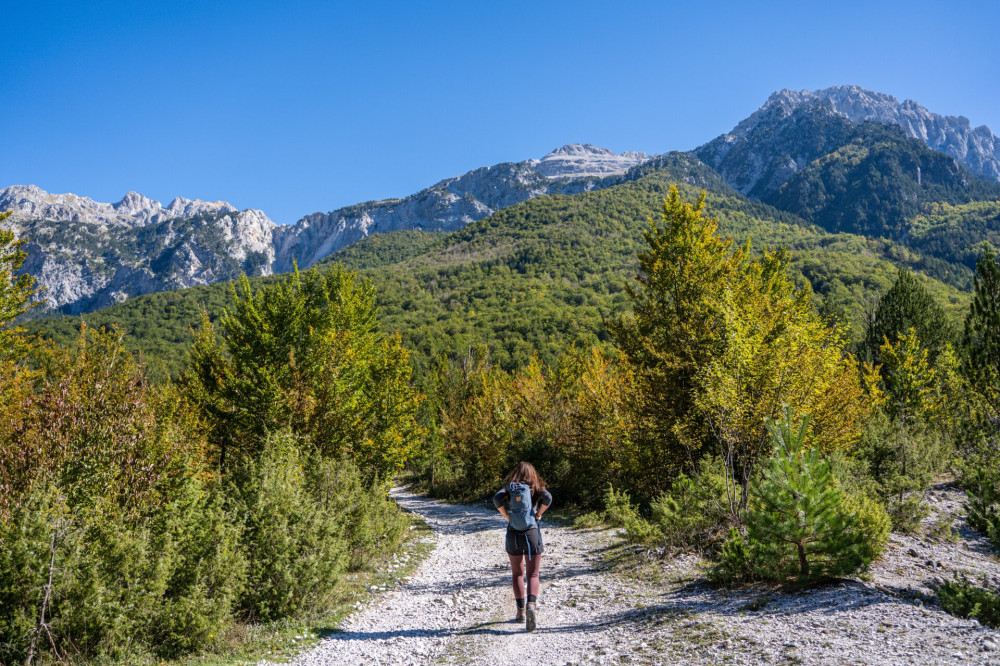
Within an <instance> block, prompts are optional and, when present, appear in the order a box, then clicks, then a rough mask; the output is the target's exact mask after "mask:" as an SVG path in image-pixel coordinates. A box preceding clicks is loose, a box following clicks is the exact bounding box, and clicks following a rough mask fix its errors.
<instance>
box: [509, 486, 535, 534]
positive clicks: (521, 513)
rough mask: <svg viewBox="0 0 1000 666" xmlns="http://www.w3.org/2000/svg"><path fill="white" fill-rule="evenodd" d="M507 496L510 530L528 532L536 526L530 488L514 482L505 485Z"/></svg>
mask: <svg viewBox="0 0 1000 666" xmlns="http://www.w3.org/2000/svg"><path fill="white" fill-rule="evenodd" d="M507 494H508V496H509V497H508V499H507V504H508V507H509V508H508V515H509V516H510V527H511V529H515V530H517V531H518V532H524V531H525V530H530V529H531V528H532V527H534V526H535V525H536V523H535V507H534V506H532V504H531V486H529V485H528V484H526V483H518V482H516V481H515V482H513V483H509V484H507Z"/></svg>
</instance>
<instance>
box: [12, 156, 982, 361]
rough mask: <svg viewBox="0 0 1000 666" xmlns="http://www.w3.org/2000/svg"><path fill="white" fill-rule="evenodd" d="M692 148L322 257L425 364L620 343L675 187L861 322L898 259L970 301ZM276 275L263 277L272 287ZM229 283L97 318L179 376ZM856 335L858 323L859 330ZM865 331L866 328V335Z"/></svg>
mask: <svg viewBox="0 0 1000 666" xmlns="http://www.w3.org/2000/svg"><path fill="white" fill-rule="evenodd" d="M698 164H700V163H697V161H696V160H694V159H693V158H691V157H684V156H683V155H675V156H673V157H670V158H668V159H665V160H664V163H662V166H660V168H655V169H649V168H648V167H647V168H644V169H643V170H642V171H641V172H637V173H635V174H633V176H632V177H634V178H635V180H626V182H623V183H622V184H620V185H617V186H614V187H611V188H608V189H604V190H598V191H594V192H587V193H582V194H576V195H569V196H545V197H539V198H537V199H534V200H531V201H528V202H525V203H523V204H519V205H516V206H512V207H510V208H507V209H504V210H502V211H500V212H498V213H495V214H494V215H491V216H490V217H488V218H486V219H483V220H480V221H478V222H474V223H471V224H469V225H468V226H467V227H465V228H464V229H462V230H460V231H457V232H453V233H450V234H432V233H427V232H419V231H411V232H394V233H390V234H379V235H375V236H372V237H371V238H368V239H366V240H364V241H362V242H360V243H357V244H355V245H352V246H350V247H348V248H345V249H344V250H341V251H340V252H338V253H336V254H335V255H333V256H331V257H330V258H329V259H328V260H327V261H325V262H323V264H321V267H324V266H329V265H331V264H333V263H336V262H340V263H342V264H343V265H344V266H345V267H347V268H349V269H354V270H357V271H359V272H360V274H361V275H363V276H364V277H367V278H369V279H370V280H371V281H372V283H373V285H374V286H375V288H376V290H377V293H378V302H379V307H380V311H381V313H382V322H383V326H384V327H385V329H386V330H387V331H397V330H398V331H399V332H400V334H401V335H402V336H403V339H404V341H405V343H406V344H407V346H408V347H410V348H411V349H413V350H414V352H415V357H414V361H415V363H416V364H417V366H418V368H419V369H420V371H421V372H422V371H424V370H426V369H427V368H429V367H431V366H432V365H433V364H434V362H435V359H436V358H437V357H438V356H439V355H441V354H452V355H461V354H464V353H467V352H468V350H469V348H470V347H475V346H479V345H487V346H489V347H490V348H491V349H492V354H493V358H494V360H495V362H497V363H499V364H500V365H502V366H503V367H507V368H512V367H515V366H519V365H523V364H524V363H526V362H527V361H528V360H529V359H530V358H531V356H532V354H534V353H539V354H541V356H542V358H543V359H545V360H549V361H551V360H554V358H556V357H557V356H558V355H559V354H560V353H561V352H562V351H563V350H564V349H566V348H567V347H570V346H572V345H574V344H577V345H590V344H594V343H598V344H600V343H603V342H604V341H606V340H607V332H606V328H605V324H604V321H605V320H606V319H607V318H608V317H611V316H613V315H615V314H618V313H620V312H621V311H622V310H623V309H624V308H625V307H626V304H627V297H626V294H625V292H624V289H625V285H626V284H627V283H628V282H629V280H630V279H631V277H632V275H633V274H634V273H635V271H636V269H637V268H638V264H637V261H636V254H637V252H638V251H639V250H640V248H641V245H642V242H643V241H642V233H643V230H644V229H645V228H646V226H647V224H648V222H647V220H648V218H649V217H650V216H652V215H655V214H657V212H658V210H659V209H660V208H661V206H662V202H663V199H664V197H665V196H666V194H667V191H668V188H669V183H671V182H673V181H675V180H680V181H681V182H686V181H687V179H692V180H694V181H695V182H696V183H697V185H698V186H697V187H692V186H683V187H682V191H683V193H684V196H685V197H686V198H688V199H694V198H695V197H696V196H697V193H698V190H699V188H700V187H704V186H709V187H712V190H710V195H709V199H708V205H709V206H710V207H711V209H712V210H713V212H714V213H716V214H718V215H719V216H720V219H721V222H720V224H721V227H720V228H721V230H722V231H723V232H724V233H726V234H730V235H732V236H733V237H734V238H735V239H736V240H737V241H738V242H740V243H742V242H744V241H746V240H750V241H751V245H752V248H754V250H755V251H758V250H761V249H763V248H766V247H778V246H781V247H787V248H789V250H790V252H791V261H792V264H791V265H792V269H793V271H794V272H795V273H796V274H797V275H798V276H799V277H798V280H799V281H800V282H804V281H805V280H808V281H809V282H810V283H811V284H812V285H813V288H814V289H815V290H816V292H817V296H818V297H817V304H818V307H819V308H820V310H821V312H823V313H824V314H827V315H831V316H836V317H839V318H842V319H843V320H845V321H846V322H847V323H848V324H850V325H855V324H858V323H859V322H860V321H861V318H862V313H863V310H864V308H865V306H866V304H867V302H868V300H870V298H871V295H872V294H877V293H880V292H882V291H884V290H885V289H887V288H888V286H889V285H890V284H891V282H892V280H893V279H894V277H895V271H896V267H897V266H907V267H910V268H912V269H914V270H916V271H918V273H919V274H922V275H923V276H924V277H923V280H924V281H925V283H926V284H927V286H928V288H929V289H931V291H932V292H933V293H935V294H936V295H937V297H938V298H939V300H941V302H942V303H944V304H945V305H946V307H950V308H952V309H953V311H954V312H957V311H959V310H961V309H962V308H964V307H965V304H966V303H967V297H966V296H965V295H964V294H963V293H962V292H961V289H963V288H966V289H967V288H968V286H969V284H970V281H971V275H972V271H971V270H970V268H969V267H967V266H966V265H964V264H960V265H955V264H952V263H948V262H945V261H941V260H938V259H935V258H933V257H929V256H924V255H922V254H920V253H918V252H916V251H914V250H911V249H909V248H907V247H905V246H902V245H899V244H897V243H894V242H892V241H888V240H883V239H866V238H863V237H860V236H856V235H851V234H845V233H841V234H831V233H828V232H826V231H823V230H822V229H819V228H817V227H814V226H811V225H809V224H807V223H806V222H805V221H803V220H802V219H801V218H798V217H796V216H795V215H792V214H789V213H786V212H783V211H780V210H777V209H775V208H772V207H770V206H767V205H765V204H762V203H757V202H753V201H751V200H749V199H746V198H745V197H742V196H741V195H739V194H736V193H735V192H734V191H733V190H731V189H730V188H729V187H728V186H726V185H725V184H723V183H721V181H719V180H718V179H717V177H716V178H715V179H712V178H711V176H710V174H711V173H712V172H710V170H708V169H707V167H704V165H700V168H701V169H702V171H700V172H699V171H697V167H698ZM274 279H276V278H273V277H266V278H253V280H252V281H253V283H254V284H268V283H269V282H271V281H273V280H274ZM230 289H231V287H230V286H228V285H224V284H220V285H211V286H207V287H198V288H194V289H187V290H183V291H176V292H168V293H160V294H152V295H148V296H143V297H139V298H135V299H131V300H129V301H127V302H125V303H123V304H120V305H117V306H114V307H111V308H107V309H105V310H101V311H98V312H95V313H92V314H90V315H87V316H85V317H84V319H85V320H86V321H87V322H88V324H89V325H90V326H92V327H101V326H111V325H118V326H120V327H121V328H122V330H124V331H127V332H129V338H128V339H129V341H130V342H129V344H130V345H133V349H137V350H140V351H141V352H142V353H143V355H144V357H145V360H146V361H147V363H149V365H150V367H151V369H152V370H153V372H154V373H155V374H156V375H157V376H159V377H161V378H162V377H164V376H165V375H166V374H167V373H170V374H176V372H177V370H178V368H179V367H180V366H181V364H182V363H183V361H184V353H185V352H184V349H185V348H186V346H187V345H188V344H189V343H190V340H191V332H190V330H189V326H191V325H194V324H196V323H197V322H198V321H199V318H200V311H201V310H202V309H205V310H206V311H207V312H208V313H209V316H210V317H215V316H217V314H218V313H219V312H220V311H221V308H222V306H223V304H224V303H225V302H226V299H227V292H228V291H229V290H230ZM79 321H80V320H79V319H78V318H75V317H64V318H61V319H56V320H47V321H42V322H32V323H31V324H30V325H31V327H32V328H33V329H34V330H44V331H46V332H47V333H48V334H49V335H51V336H52V337H53V338H55V339H57V340H69V339H72V337H73V336H74V335H75V331H76V329H77V328H78V326H79ZM852 330H853V329H852ZM852 335H854V337H857V335H856V334H853V333H852Z"/></svg>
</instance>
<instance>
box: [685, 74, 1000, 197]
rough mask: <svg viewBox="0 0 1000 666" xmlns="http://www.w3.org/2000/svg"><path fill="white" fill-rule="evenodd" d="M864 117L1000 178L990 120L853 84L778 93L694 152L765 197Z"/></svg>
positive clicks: (999, 152)
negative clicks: (977, 123) (945, 112)
mask: <svg viewBox="0 0 1000 666" xmlns="http://www.w3.org/2000/svg"><path fill="white" fill-rule="evenodd" d="M837 121H840V122H837ZM863 122H878V123H881V124H884V125H894V126H898V127H900V128H901V129H902V130H903V132H905V133H906V134H907V135H908V136H910V137H913V138H916V139H920V140H921V141H923V142H924V143H925V144H926V145H927V146H928V147H930V148H931V149H933V150H937V151H940V152H942V153H945V154H946V155H950V156H952V157H954V158H955V159H956V160H957V161H958V162H959V163H960V164H962V166H964V167H966V168H967V169H969V170H970V171H971V172H973V173H975V174H977V175H980V176H982V177H984V178H987V179H989V180H993V181H1000V139H998V138H997V137H996V136H994V135H993V133H992V132H991V131H990V130H989V128H987V127H986V126H981V127H977V128H972V126H971V123H970V122H969V120H968V118H965V117H962V116H941V115H938V114H936V113H931V112H930V111H928V110H927V109H925V108H924V107H922V106H921V105H920V104H917V103H916V102H914V101H912V100H905V101H904V102H899V101H898V100H897V99H896V98H895V97H893V96H891V95H886V94H883V93H877V92H873V91H870V90H866V89H864V88H861V87H859V86H852V85H847V86H835V87H832V88H826V89H823V90H816V91H806V90H803V91H792V90H787V89H786V90H781V91H779V92H776V93H774V94H772V95H771V96H770V98H768V100H767V102H765V103H764V105H763V106H762V107H761V108H760V109H758V110H757V111H755V112H754V113H753V114H751V115H750V116H749V117H747V118H746V119H745V120H743V121H741V122H740V123H739V124H737V125H736V127H735V128H734V129H733V130H732V131H731V132H729V133H727V134H723V135H722V136H719V137H717V138H715V139H713V140H712V141H710V142H708V143H706V144H705V145H703V146H701V147H699V148H697V149H695V151H694V152H695V154H696V155H698V157H699V158H701V159H702V160H703V161H704V162H705V163H706V164H708V165H709V166H711V167H712V168H714V169H716V170H718V171H719V172H720V173H721V174H722V175H723V177H724V178H725V179H726V182H728V183H729V184H730V185H732V186H733V187H734V188H736V189H737V190H739V191H740V192H741V193H743V194H747V195H749V196H751V197H757V198H759V197H760V196H762V194H763V193H764V192H767V191H775V190H776V189H777V188H778V187H780V186H781V185H782V184H783V183H784V182H785V181H787V180H788V179H789V178H791V176H792V175H793V174H795V173H796V172H798V171H799V170H800V169H802V168H803V167H804V166H805V165H806V164H808V163H809V162H810V161H812V160H813V159H815V158H817V157H819V156H821V155H824V154H826V153H827V152H829V150H830V149H831V147H832V146H834V144H835V143H836V141H839V140H841V139H843V137H845V136H846V135H847V134H849V132H850V131H851V127H850V126H851V125H856V124H859V123H863Z"/></svg>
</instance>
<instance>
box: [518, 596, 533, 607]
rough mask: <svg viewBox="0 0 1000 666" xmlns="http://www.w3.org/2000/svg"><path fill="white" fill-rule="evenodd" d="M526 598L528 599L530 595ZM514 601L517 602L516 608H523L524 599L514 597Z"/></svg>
mask: <svg viewBox="0 0 1000 666" xmlns="http://www.w3.org/2000/svg"><path fill="white" fill-rule="evenodd" d="M528 598H529V599H530V598H531V597H528ZM514 601H516V602H517V607H518V608H524V599H514Z"/></svg>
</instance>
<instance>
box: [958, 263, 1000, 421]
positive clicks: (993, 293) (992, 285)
mask: <svg viewBox="0 0 1000 666" xmlns="http://www.w3.org/2000/svg"><path fill="white" fill-rule="evenodd" d="M964 342H965V349H966V352H967V355H966V362H965V365H964V367H963V370H964V374H965V376H966V378H967V379H968V380H969V387H970V388H971V389H972V391H973V392H975V393H976V394H977V395H978V396H979V397H980V398H981V400H982V402H983V404H984V406H985V407H986V408H987V410H988V411H989V415H990V416H996V415H997V414H1000V261H997V256H996V255H995V254H994V253H993V252H992V251H991V250H989V249H987V250H986V251H985V252H984V253H983V254H982V256H980V257H979V260H978V261H977V262H976V282H975V295H974V297H973V300H972V307H971V309H970V311H969V315H968V317H967V318H966V320H965V340H964Z"/></svg>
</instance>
